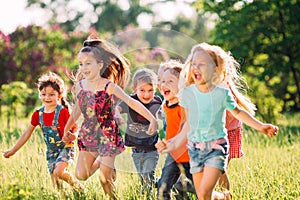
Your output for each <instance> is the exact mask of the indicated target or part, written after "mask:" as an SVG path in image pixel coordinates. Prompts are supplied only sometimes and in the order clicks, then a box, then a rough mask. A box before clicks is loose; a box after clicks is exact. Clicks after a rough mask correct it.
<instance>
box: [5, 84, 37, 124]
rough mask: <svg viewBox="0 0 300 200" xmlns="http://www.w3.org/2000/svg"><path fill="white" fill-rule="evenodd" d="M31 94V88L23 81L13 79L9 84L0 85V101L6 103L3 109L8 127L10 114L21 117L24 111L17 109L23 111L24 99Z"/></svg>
mask: <svg viewBox="0 0 300 200" xmlns="http://www.w3.org/2000/svg"><path fill="white" fill-rule="evenodd" d="M31 94H32V89H30V88H28V87H27V84H26V83H25V82H21V81H15V82H11V83H10V84H3V85H1V102H2V104H3V105H6V106H7V107H6V108H7V109H6V110H5V112H6V116H7V126H8V127H10V119H11V117H12V116H14V117H17V116H20V117H23V116H24V115H23V116H22V115H21V114H22V113H24V112H17V110H18V109H21V111H25V109H24V106H23V105H26V99H27V98H28V97H29V96H30V95H31Z"/></svg>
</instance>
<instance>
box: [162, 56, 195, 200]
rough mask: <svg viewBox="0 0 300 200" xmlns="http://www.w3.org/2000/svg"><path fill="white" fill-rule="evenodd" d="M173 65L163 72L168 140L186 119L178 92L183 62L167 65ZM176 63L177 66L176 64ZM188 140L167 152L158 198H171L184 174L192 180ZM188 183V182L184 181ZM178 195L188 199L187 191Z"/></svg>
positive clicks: (164, 107)
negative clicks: (173, 188) (174, 188)
mask: <svg viewBox="0 0 300 200" xmlns="http://www.w3.org/2000/svg"><path fill="white" fill-rule="evenodd" d="M168 64H170V65H172V66H170V67H167V68H166V69H165V71H164V73H163V76H162V81H161V87H160V92H161V94H162V95H163V96H164V99H165V103H164V104H163V109H164V112H165V116H166V124H167V126H166V140H169V139H171V138H173V137H174V136H176V135H177V133H178V132H179V131H180V129H181V127H180V126H181V123H182V122H183V121H184V119H185V117H184V115H183V114H184V112H181V109H182V108H181V106H180V105H179V101H178V98H177V97H176V94H177V92H178V80H179V74H180V71H181V68H182V67H181V63H179V62H177V61H170V62H169V63H165V65H168ZM174 65H175V66H174ZM186 143H187V141H186V142H185V143H184V144H183V145H181V146H180V147H179V148H178V149H176V150H174V151H172V152H170V153H169V154H167V157H166V160H165V163H164V167H163V169H162V175H161V178H160V179H159V181H158V194H157V195H158V199H171V189H172V187H173V186H174V184H175V183H176V182H177V181H178V178H179V177H180V176H181V175H182V174H184V175H185V176H186V177H187V178H188V179H190V180H191V181H192V180H193V179H192V175H191V173H190V172H189V170H190V164H189V160H190V159H189V155H188V150H187V147H186ZM182 185H186V183H185V182H184V183H182ZM178 192H179V193H178V194H177V196H178V197H181V198H184V199H188V196H187V195H186V192H183V191H178Z"/></svg>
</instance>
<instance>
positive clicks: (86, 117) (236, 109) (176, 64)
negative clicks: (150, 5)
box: [4, 35, 278, 200]
mask: <svg viewBox="0 0 300 200" xmlns="http://www.w3.org/2000/svg"><path fill="white" fill-rule="evenodd" d="M78 59H79V69H78V70H77V71H76V73H74V74H73V76H72V77H70V78H71V79H72V80H73V81H74V82H75V84H74V86H73V94H74V105H73V106H72V109H71V107H70V105H69V104H68V102H67V101H66V89H65V85H64V81H63V80H62V78H61V77H59V76H58V75H57V74H55V73H52V72H50V73H47V74H45V75H42V76H41V77H40V78H39V79H38V83H37V86H38V90H39V97H40V99H41V102H42V104H43V106H42V107H41V108H39V109H38V110H36V111H35V112H34V113H33V114H32V117H31V123H30V125H29V126H28V128H27V129H26V130H25V131H24V133H23V134H22V135H21V136H20V138H19V139H18V141H17V142H16V144H15V145H14V146H13V147H12V148H11V149H9V150H7V151H6V152H5V153H4V157H6V158H9V157H11V156H12V155H14V154H15V153H16V152H17V151H18V150H19V149H20V148H21V147H22V146H23V145H24V144H25V143H26V142H27V141H28V139H29V138H30V136H31V135H32V133H33V131H34V129H35V127H36V126H38V125H39V126H40V127H41V129H42V131H43V135H44V141H45V143H46V146H47V151H46V159H47V164H48V169H49V173H50V175H51V179H52V182H53V185H54V187H55V188H58V189H62V186H63V181H65V182H67V183H69V184H70V185H71V186H72V187H73V188H74V189H76V190H80V191H83V190H84V186H83V185H82V183H80V182H79V181H78V180H87V179H88V178H89V177H90V176H92V175H93V174H94V173H95V172H96V171H97V170H98V169H100V183H101V185H102V187H103V190H104V192H105V194H106V195H107V196H108V197H109V198H111V199H116V198H117V194H116V191H115V187H114V183H113V182H114V180H115V178H116V169H115V166H114V162H115V158H116V155H119V154H121V153H122V152H123V151H124V150H125V146H127V147H131V151H132V158H133V162H134V165H135V167H136V170H137V172H138V174H139V177H140V180H141V185H142V191H143V192H145V193H146V192H147V193H149V192H150V193H152V191H153V188H154V187H157V194H156V197H157V199H171V197H172V195H171V193H172V192H174V193H176V194H175V196H176V198H177V199H188V198H189V196H188V195H187V192H192V193H195V194H196V196H197V198H198V199H209V200H211V199H231V196H232V194H231V193H230V184H229V180H228V177H227V173H226V171H227V166H228V163H229V161H230V159H231V158H239V157H242V156H243V151H242V144H241V142H242V122H243V123H245V124H247V125H248V126H250V127H252V128H254V129H256V130H258V131H260V132H262V133H264V134H266V135H268V136H270V137H272V136H275V135H276V133H277V131H278V128H277V127H276V126H274V125H272V124H266V123H263V122H260V121H259V120H257V119H256V118H254V117H253V115H254V111H255V105H254V104H253V103H252V102H251V101H250V99H249V98H247V97H246V96H244V95H242V93H241V90H244V89H245V88H244V87H243V85H244V83H245V82H244V79H243V78H242V76H241V74H240V73H239V65H238V63H237V61H236V60H235V59H234V58H233V56H232V55H230V53H228V52H225V51H224V50H223V49H221V48H220V47H219V46H214V45H209V44H207V43H201V44H197V45H195V46H194V47H193V48H192V50H191V53H190V55H189V56H188V58H187V60H186V62H185V63H184V64H182V63H181V62H180V61H178V60H170V61H167V62H165V63H162V64H161V65H160V67H159V69H158V71H157V74H156V73H155V72H154V71H153V70H151V69H148V68H143V69H139V70H138V71H136V72H135V74H134V76H133V79H132V80H133V83H132V85H133V87H132V89H133V94H131V95H128V94H126V93H125V92H124V90H123V88H124V87H125V86H126V84H127V82H128V80H129V75H130V68H129V64H128V61H127V59H126V58H125V57H124V56H123V55H122V54H121V53H120V52H119V50H118V49H117V48H116V47H114V46H113V45H111V44H109V43H108V42H107V41H104V40H101V39H99V37H98V36H95V35H91V36H89V38H88V39H87V40H86V41H84V43H83V48H82V49H81V50H80V51H79V54H78ZM156 88H158V89H159V92H157V91H156ZM122 113H125V114H126V115H127V117H126V118H127V122H126V123H127V125H126V133H125V141H124V140H123V137H122V135H121V133H120V130H119V128H118V124H120V123H123V118H122V116H123V115H121V114H122ZM81 115H83V122H82V124H81V125H80V127H79V126H77V121H78V119H79V117H80V116H81ZM158 119H162V121H163V124H164V131H165V137H164V139H160V138H159V134H158ZM75 141H77V145H78V149H79V154H78V160H77V165H76V169H75V176H76V178H75V177H74V176H73V175H72V174H71V173H70V172H69V171H68V166H69V164H70V163H72V161H73V160H74V156H75V149H76V148H75ZM159 153H167V156H166V159H165V162H164V166H163V169H162V173H161V177H160V178H159V179H158V180H157V179H156V178H155V169H156V166H157V163H158V159H159ZM217 184H219V186H220V188H221V191H218V192H217V191H216V190H215V187H216V185H217Z"/></svg>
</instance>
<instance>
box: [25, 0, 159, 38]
mask: <svg viewBox="0 0 300 200" xmlns="http://www.w3.org/2000/svg"><path fill="white" fill-rule="evenodd" d="M120 2H121V1H120V0H103V1H86V2H82V4H84V5H83V7H85V9H84V10H82V9H81V6H78V5H74V2H72V1H66V0H62V1H56V0H51V1H50V2H49V3H47V4H46V3H45V2H44V1H43V0H28V3H27V7H32V6H38V7H40V8H42V9H44V10H48V12H50V13H52V17H51V19H50V21H49V22H48V23H49V25H53V24H59V25H60V26H61V27H62V29H63V30H64V31H66V32H70V31H74V30H77V31H78V30H88V28H89V27H96V29H97V30H98V31H99V32H111V33H115V32H116V31H118V30H122V29H124V28H125V27H126V26H128V25H129V24H133V25H137V17H138V16H139V15H140V14H141V13H147V14H152V13H153V12H152V11H151V10H150V9H149V7H148V6H147V5H145V6H141V5H140V1H139V0H130V1H128V4H129V5H128V9H127V8H122V6H120Z"/></svg>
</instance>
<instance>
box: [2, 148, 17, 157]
mask: <svg viewBox="0 0 300 200" xmlns="http://www.w3.org/2000/svg"><path fill="white" fill-rule="evenodd" d="M15 153H16V152H14V151H12V150H8V151H6V152H4V154H3V156H4V158H9V157H11V156H13V155H14V154H15Z"/></svg>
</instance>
